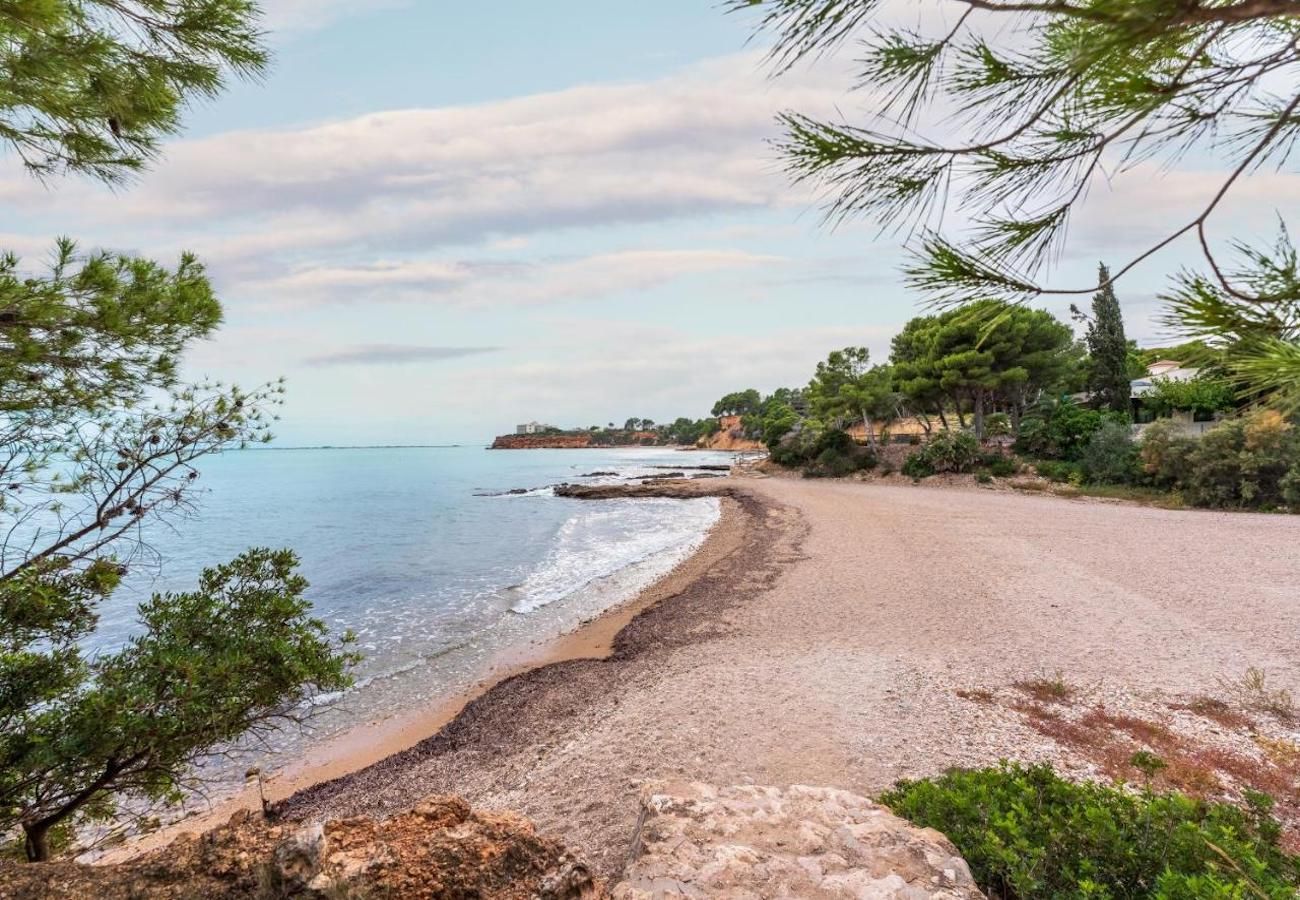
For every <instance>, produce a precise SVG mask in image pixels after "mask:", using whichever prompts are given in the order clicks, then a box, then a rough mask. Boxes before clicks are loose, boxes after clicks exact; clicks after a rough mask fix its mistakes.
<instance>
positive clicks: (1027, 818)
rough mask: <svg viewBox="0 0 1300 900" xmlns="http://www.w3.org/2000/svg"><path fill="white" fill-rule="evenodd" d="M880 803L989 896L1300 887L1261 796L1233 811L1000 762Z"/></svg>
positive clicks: (924, 783)
mask: <svg viewBox="0 0 1300 900" xmlns="http://www.w3.org/2000/svg"><path fill="white" fill-rule="evenodd" d="M1143 762H1144V763H1146V764H1147V765H1148V767H1153V766H1155V765H1156V764H1157V763H1158V760H1157V758H1155V757H1151V758H1150V759H1148V760H1143ZM880 801H881V802H882V803H884V804H885V805H886V806H888V807H889V808H890V809H892V810H893V811H894V812H895V813H896V814H898V815H900V816H902V817H904V818H906V819H909V820H910V821H912V822H914V823H916V824H917V825H921V826H923V827H927V828H935V829H938V830H939V831H942V832H943V833H944V834H945V835H947V836H948V838H949V839H950V840H951V841H952V842H953V844H955V845H956V847H957V849H958V850H959V851H960V852H961V854H962V856H964V857H965V859H966V861H967V863H969V865H970V867H971V872H972V874H973V875H974V876H975V880H976V882H977V883H978V884H979V886H980V888H981V889H983V890H984V892H985V893H986V894H987V895H988V896H989V897H990V898H992V900H1037V898H1044V900H1046V898H1053V900H1076V898H1077V900H1083V898H1087V900H1119V898H1138V897H1149V898H1154V900H1193V898H1196V900H1199V898H1219V900H1229V898H1233V900H1238V898H1239V900H1245V898H1263V900H1294V898H1295V897H1296V896H1297V893H1296V892H1297V890H1298V889H1300V860H1298V859H1297V858H1296V857H1294V856H1289V855H1288V854H1287V853H1286V852H1285V851H1284V850H1283V849H1282V848H1281V846H1280V843H1279V841H1280V837H1281V827H1280V826H1279V825H1278V823H1277V821H1276V820H1275V819H1273V817H1272V816H1271V809H1272V801H1271V800H1270V799H1269V798H1268V797H1266V796H1264V795H1262V794H1250V795H1248V797H1247V802H1246V806H1245V808H1240V807H1237V806H1233V805H1231V804H1227V803H1210V802H1205V801H1201V800H1195V799H1192V798H1190V797H1187V796H1184V795H1182V794H1179V793H1167V794H1166V793H1156V792H1153V791H1152V790H1150V788H1143V789H1141V790H1140V791H1133V790H1129V789H1125V788H1122V787H1112V786H1108V785H1100V784H1075V783H1073V782H1070V781H1066V780H1065V779H1063V778H1061V777H1059V776H1058V775H1057V774H1056V773H1055V772H1053V771H1052V768H1051V767H1050V766H1048V765H1045V764H1043V765H1037V766H1029V767H1026V766H1022V765H1020V764H1017V763H1003V764H1002V765H1000V766H997V767H994V768H987V769H976V770H961V769H954V770H952V771H949V772H948V773H947V774H945V775H943V776H941V777H939V778H928V779H924V780H921V781H902V782H899V783H898V785H897V786H895V788H894V789H893V790H891V791H888V792H887V793H885V794H884V795H883V796H881V797H880Z"/></svg>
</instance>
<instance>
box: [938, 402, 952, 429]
mask: <svg viewBox="0 0 1300 900" xmlns="http://www.w3.org/2000/svg"><path fill="white" fill-rule="evenodd" d="M939 421H940V422H942V423H943V430H944V431H952V426H951V425H949V424H948V417H947V416H946V415H944V412H943V407H942V406H941V407H939Z"/></svg>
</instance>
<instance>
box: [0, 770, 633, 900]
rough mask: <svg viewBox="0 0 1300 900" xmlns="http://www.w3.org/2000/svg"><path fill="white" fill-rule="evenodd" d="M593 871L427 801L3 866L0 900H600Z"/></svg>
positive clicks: (554, 847)
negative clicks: (111, 860)
mask: <svg viewBox="0 0 1300 900" xmlns="http://www.w3.org/2000/svg"><path fill="white" fill-rule="evenodd" d="M605 896H607V895H606V894H605V893H603V890H602V888H601V886H600V885H599V884H598V883H597V882H596V881H595V880H594V879H593V877H592V875H591V872H590V870H589V869H588V868H587V866H585V865H584V864H583V863H582V862H581V861H579V860H577V859H576V858H574V856H573V855H572V854H571V853H569V852H568V851H567V850H566V849H565V848H564V847H563V846H562V845H561V844H560V843H559V842H557V841H555V840H553V839H552V838H549V837H543V836H541V835H539V834H538V833H537V831H536V829H534V827H533V825H532V823H530V822H528V821H527V820H526V819H523V818H521V817H519V816H516V815H513V814H510V813H488V812H476V811H474V810H472V809H471V808H470V806H469V804H468V803H466V802H465V801H464V800H462V799H460V798H458V797H441V796H438V797H429V798H427V799H425V800H424V801H422V802H421V803H419V804H418V805H417V806H415V807H414V808H413V809H411V810H409V811H407V812H404V813H399V814H397V815H395V816H392V817H390V818H387V819H371V818H368V817H365V816H357V817H353V818H348V819H341V820H335V821H330V822H326V823H324V824H323V825H322V824H311V825H305V826H304V825H295V826H280V825H275V824H272V823H269V822H266V821H264V820H262V819H261V818H260V817H252V816H237V817H235V818H233V819H232V820H231V822H230V823H229V824H227V825H224V826H221V827H219V828H215V829H213V830H212V831H210V832H208V833H207V834H205V835H203V836H202V837H201V838H198V839H195V838H193V837H189V838H184V839H178V840H177V841H175V842H173V843H172V844H171V845H169V846H168V847H166V848H164V849H161V850H155V851H152V852H150V853H147V854H143V855H142V856H140V857H138V858H136V859H133V860H130V861H128V862H124V863H119V864H116V865H103V866H86V865H78V864H76V863H72V862H51V863H45V864H42V865H40V866H31V865H25V864H19V863H15V862H10V861H6V860H0V900H85V898H87V897H93V898H95V900H243V898H248V897H292V898H295V900H299V898H301V900H330V898H339V897H392V898H402V900H434V898H446V897H477V898H482V900H538V898H540V900H599V898H602V897H605Z"/></svg>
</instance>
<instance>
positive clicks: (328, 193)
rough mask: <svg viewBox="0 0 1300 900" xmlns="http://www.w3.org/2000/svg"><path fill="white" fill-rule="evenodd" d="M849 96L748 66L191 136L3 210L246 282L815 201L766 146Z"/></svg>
mask: <svg viewBox="0 0 1300 900" xmlns="http://www.w3.org/2000/svg"><path fill="white" fill-rule="evenodd" d="M847 84H848V81H847V79H846V78H845V77H844V75H843V73H842V72H834V73H830V72H825V71H821V72H819V74H811V73H803V74H800V75H796V76H790V77H787V78H782V79H779V80H776V81H768V80H767V79H765V77H764V73H763V71H762V70H761V68H760V65H759V61H758V57H757V55H756V54H742V55H737V56H731V57H725V58H722V59H719V60H713V61H710V62H707V63H701V64H697V65H694V66H691V67H688V68H686V69H684V70H683V71H681V72H679V73H677V74H675V75H672V76H670V77H667V78H662V79H659V80H654V81H646V82H638V83H631V84H615V85H585V86H578V87H573V88H569V89H566V90H560V91H554V92H550V93H543V94H535V95H531V96H524V97H518V98H512V99H507V100H500V101H494V102H488V103H481V104H476V105H467V106H457V107H442V108H417V109H398V110H387V111H381V112H374V113H371V114H367V115H364V116H359V117H355V118H351V119H346V120H341V121H337V122H328V123H323V124H318V125H313V126H310V127H301V128H292V129H288V128H282V129H265V130H247V131H238V132H228V133H224V134H220V135H215V136H211V137H207V138H201V139H194V140H181V141H176V142H173V143H171V144H169V145H168V146H167V147H166V148H165V152H164V156H163V160H162V162H161V163H160V164H159V166H158V168H157V169H156V170H155V171H153V172H151V173H150V174H149V175H148V176H147V177H146V178H145V179H143V180H142V182H141V183H140V184H139V185H138V186H134V187H133V189H132V190H131V191H129V192H126V193H122V194H114V193H111V192H108V191H105V190H103V189H100V188H99V187H97V186H94V185H89V184H86V183H77V182H64V183H60V184H59V185H57V187H56V190H55V191H54V192H53V193H50V192H46V191H45V190H44V189H42V188H40V187H38V186H35V185H33V184H31V183H30V179H26V178H25V177H24V176H22V175H21V173H17V172H14V174H13V175H12V177H11V178H10V179H8V180H0V199H5V200H7V201H8V202H10V203H12V204H14V205H15V206H21V207H23V208H25V209H41V210H42V211H43V212H44V213H45V214H47V215H48V216H49V219H50V220H51V221H66V220H67V216H71V217H73V218H74V219H76V220H80V221H82V222H83V223H87V224H89V225H92V226H98V227H99V229H100V230H102V231H104V232H105V233H111V234H113V235H122V234H124V233H125V234H131V235H132V236H133V238H134V237H135V236H136V235H140V236H141V238H140V240H141V242H143V237H144V236H147V237H148V238H149V241H150V245H151V246H157V244H158V242H159V241H162V242H164V243H165V242H168V241H172V242H174V240H175V238H174V235H175V234H177V233H179V232H184V233H186V234H187V246H188V247H191V248H193V249H195V250H197V251H199V252H200V253H202V254H203V255H204V258H205V259H208V260H210V261H212V262H213V264H214V268H216V267H218V266H221V267H225V268H227V269H228V270H229V271H233V272H243V271H246V270H259V271H268V270H274V269H277V268H279V269H281V270H283V269H285V268H287V267H288V265H289V264H290V263H292V262H302V261H304V260H309V261H310V260H312V259H314V258H323V257H325V256H326V255H327V254H328V255H329V257H330V258H331V259H335V258H336V257H337V255H338V254H339V253H345V254H347V255H349V256H350V257H352V258H353V259H358V260H365V259H366V258H367V257H371V258H373V256H374V255H375V254H376V253H381V252H382V253H385V254H393V253H405V252H417V251H418V252H423V253H428V252H430V251H432V250H436V249H438V248H441V247H446V246H451V245H459V246H465V245H475V244H479V243H483V242H487V241H501V240H503V239H505V240H509V239H517V238H526V237H528V236H530V235H536V234H542V233H553V232H554V231H555V230H557V229H565V228H598V227H604V226H609V225H616V224H624V223H632V224H639V223H652V222H661V221H668V220H674V219H678V218H683V217H696V216H702V215H709V214H718V213H734V212H736V211H745V210H758V209H769V208H773V207H777V206H782V205H795V206H801V205H804V204H806V203H807V200H808V197H807V195H806V194H805V193H804V192H803V191H802V190H799V189H793V188H791V187H790V185H789V183H788V180H787V179H786V177H785V175H784V173H782V172H780V171H778V167H777V165H776V163H775V161H774V160H773V159H772V158H771V155H770V154H769V153H768V152H767V151H766V150H765V149H764V143H763V142H764V139H765V138H768V137H771V136H773V135H774V134H775V133H776V126H775V123H774V114H775V113H776V111H778V110H780V109H783V108H787V107H795V108H799V109H803V110H809V111H812V112H817V111H821V110H829V109H830V108H831V106H832V105H833V103H834V101H835V100H836V99H837V98H839V97H841V96H842V95H843V93H844V90H845V86H846V85H847ZM119 239H120V238H119ZM350 261H351V260H349V262H350Z"/></svg>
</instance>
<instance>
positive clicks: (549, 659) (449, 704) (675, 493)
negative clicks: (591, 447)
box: [94, 478, 746, 865]
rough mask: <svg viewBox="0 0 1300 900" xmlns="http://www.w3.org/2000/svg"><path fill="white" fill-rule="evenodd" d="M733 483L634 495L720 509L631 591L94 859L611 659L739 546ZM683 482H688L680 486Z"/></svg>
mask: <svg viewBox="0 0 1300 900" xmlns="http://www.w3.org/2000/svg"><path fill="white" fill-rule="evenodd" d="M727 480H728V479H726V478H719V479H716V480H715V479H701V480H700V481H701V484H700V485H699V486H698V487H696V486H694V485H691V484H690V483H689V482H671V483H668V484H664V485H662V486H658V485H656V486H653V487H652V488H651V490H650V491H647V492H645V493H641V494H637V495H635V496H661V497H663V496H668V497H674V498H681V499H695V498H700V499H703V498H706V497H717V498H718V499H719V502H720V508H719V516H718V520H717V521H716V522H715V523H714V524H713V525H712V526H710V528H709V529H708V531H707V533H706V535H705V538H704V540H703V541H702V542H701V543H700V545H699V546H698V547H697V548H696V549H695V550H694V551H693V552H692V553H690V555H688V556H687V557H685V558H684V559H682V560H681V561H680V562H679V563H677V565H676V566H674V567H673V568H672V569H671V570H669V571H668V572H666V573H665V574H664V575H662V576H660V577H659V578H656V579H655V580H654V581H652V582H651V583H650V584H648V585H646V586H645V587H644V588H642V589H641V590H640V591H638V592H637V593H636V594H634V595H633V596H631V597H629V598H628V599H626V600H624V601H622V602H620V603H618V604H616V605H614V606H611V607H609V608H608V609H606V610H604V611H603V612H601V613H599V614H598V615H596V616H594V617H592V618H590V619H586V620H584V621H583V622H581V623H580V624H579V625H578V626H577V627H576V628H573V629H571V630H569V631H566V632H564V633H563V634H560V635H558V636H556V637H552V638H546V639H540V640H538V641H534V642H531V643H529V644H527V645H520V646H517V647H514V648H510V649H508V650H506V651H505V652H503V653H502V654H501V655H500V656H499V657H497V658H496V659H495V660H494V661H493V663H492V664H491V666H490V667H489V669H488V671H487V673H486V674H485V675H484V676H483V677H482V678H480V679H479V680H477V681H475V682H474V683H473V684H471V685H468V686H465V687H463V688H461V689H460V690H457V691H455V692H453V693H451V694H449V695H447V696H445V697H442V698H440V699H438V700H437V701H435V702H433V703H430V704H428V705H425V706H421V707H419V708H416V709H413V710H410V711H409V712H407V713H399V714H396V715H393V716H389V717H388V718H385V719H380V720H376V721H373V722H368V723H364V724H358V725H355V726H353V727H351V728H349V729H348V730H347V731H345V732H343V733H341V734H338V735H335V736H333V737H331V738H329V739H328V740H327V741H326V742H325V743H324V744H322V745H320V746H318V747H316V748H314V749H312V750H309V751H308V752H307V753H306V754H304V755H303V756H300V757H298V758H297V759H295V760H293V761H292V762H290V763H288V764H287V765H286V766H285V767H284V768H283V769H282V770H280V771H278V772H277V773H276V774H274V775H271V776H268V777H266V778H265V780H264V781H263V783H262V791H261V793H259V790H258V785H257V783H256V782H250V783H248V784H245V786H244V787H243V788H242V789H240V790H239V791H237V792H235V793H234V794H232V795H230V796H228V797H225V798H223V799H221V800H219V801H216V802H215V803H214V804H213V805H212V806H211V808H209V809H208V810H206V811H202V812H196V813H193V814H190V815H187V816H185V817H183V818H181V819H178V820H177V821H175V822H172V823H169V824H167V825H165V826H163V827H162V828H160V829H158V830H157V831H154V832H151V833H149V834H143V835H137V836H135V837H132V838H128V839H127V840H126V841H125V842H124V843H122V844H119V845H117V846H112V847H109V848H107V849H105V850H104V851H103V852H102V853H101V854H100V856H98V857H97V858H96V859H95V860H94V864H95V865H110V864H115V863H121V862H125V861H127V860H130V859H133V858H135V857H137V856H140V855H142V854H144V853H147V852H150V851H153V850H157V849H159V848H160V847H164V846H166V845H167V844H169V843H170V842H171V841H173V840H175V839H176V838H177V837H179V836H181V835H183V834H186V833H202V832H205V831H208V830H210V829H212V828H214V827H216V826H219V825H224V824H225V823H226V822H227V821H229V819H230V818H231V816H233V815H235V814H236V813H238V812H240V811H242V810H252V811H254V812H256V811H257V810H259V809H260V808H261V805H262V804H261V798H262V796H264V797H265V799H266V802H267V803H268V804H269V805H270V806H271V807H272V808H275V807H277V806H279V805H280V804H283V803H284V802H286V801H288V800H290V799H291V798H293V797H295V796H296V795H298V794H300V793H304V792H307V791H310V790H312V789H314V788H318V787H320V786H322V785H327V784H330V783H334V782H337V781H340V780H343V779H346V778H348V777H349V776H351V775H355V774H356V773H358V772H362V771H364V770H366V769H369V768H370V767H372V766H375V765H377V764H379V763H382V762H384V761H385V760H387V759H390V758H392V757H394V756H397V755H399V754H402V753H404V752H406V751H410V750H412V749H414V748H416V747H418V746H419V745H420V744H422V743H424V742H426V741H429V740H432V739H434V738H436V737H438V736H439V735H440V734H441V733H442V732H443V730H445V729H446V728H447V727H448V726H450V725H452V724H453V723H455V721H456V720H457V719H458V718H459V717H460V716H461V715H462V714H463V713H465V711H466V710H467V709H468V708H469V707H470V706H471V705H472V704H474V703H476V702H478V701H480V700H482V699H483V698H484V697H486V696H487V695H489V694H490V693H491V692H492V691H494V690H495V689H497V688H498V687H499V686H501V685H502V684H504V683H506V682H509V681H511V680H513V679H516V678H518V677H520V676H526V675H528V674H530V673H533V672H536V671H538V670H541V669H545V668H548V667H550V666H554V665H557V664H562V663H567V662H575V661H583V660H591V661H601V660H607V659H610V658H611V657H613V656H614V655H615V653H616V652H617V650H618V643H619V636H620V634H621V633H622V632H623V631H624V629H625V628H626V627H627V626H628V625H629V624H631V623H632V621H633V620H634V619H636V618H637V617H638V616H640V615H641V614H642V613H644V612H646V611H648V610H650V609H652V608H654V607H655V606H656V605H658V604H660V603H661V602H664V601H666V600H668V599H671V598H672V597H673V596H675V595H677V594H679V593H681V592H682V591H683V590H685V589H686V588H687V587H688V586H689V585H690V584H692V583H693V582H695V581H696V580H698V579H699V578H700V577H701V576H703V575H704V574H705V573H706V572H707V571H708V570H709V568H710V567H712V566H713V565H714V564H715V563H716V562H718V561H719V560H720V559H721V558H724V557H725V556H726V555H728V553H729V552H730V550H732V549H734V545H735V543H736V542H737V540H738V539H739V536H740V535H741V532H742V531H743V529H744V528H745V526H746V522H745V521H744V520H745V516H744V514H743V513H742V512H741V510H740V507H739V505H738V503H737V501H736V500H735V499H734V496H733V490H732V488H731V487H730V486H729V485H726V484H725V482H726V481H727ZM679 484H684V485H686V486H685V487H684V488H679V487H678V485H679ZM593 499H596V498H593Z"/></svg>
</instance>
